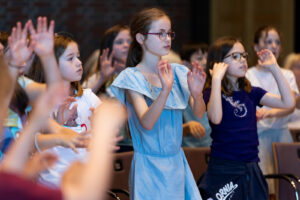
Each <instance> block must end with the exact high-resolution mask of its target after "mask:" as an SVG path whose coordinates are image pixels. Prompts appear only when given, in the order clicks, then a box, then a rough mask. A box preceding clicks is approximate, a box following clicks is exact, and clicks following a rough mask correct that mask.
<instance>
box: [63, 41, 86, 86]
mask: <svg viewBox="0 0 300 200" xmlns="http://www.w3.org/2000/svg"><path fill="white" fill-rule="evenodd" d="M58 65H59V69H60V72H61V75H62V78H63V79H64V80H65V81H69V82H75V81H80V79H81V76H82V63H81V61H80V59H79V50H78V45H77V44H76V43H75V42H71V43H69V44H68V46H67V48H66V50H65V51H64V53H63V54H62V55H61V56H60V57H59V59H58Z"/></svg>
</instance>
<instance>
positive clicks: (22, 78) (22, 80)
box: [18, 76, 34, 89]
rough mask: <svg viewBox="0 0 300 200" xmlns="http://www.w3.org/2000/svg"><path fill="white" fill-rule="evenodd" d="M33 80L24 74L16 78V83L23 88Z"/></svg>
mask: <svg viewBox="0 0 300 200" xmlns="http://www.w3.org/2000/svg"><path fill="white" fill-rule="evenodd" d="M33 82H34V81H33V80H31V79H29V78H27V77H26V76H20V77H19V78H18V83H19V84H20V86H21V87H22V88H23V89H25V88H26V87H27V86H28V85H29V84H30V83H33Z"/></svg>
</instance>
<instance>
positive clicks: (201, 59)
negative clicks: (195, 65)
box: [190, 49, 207, 70]
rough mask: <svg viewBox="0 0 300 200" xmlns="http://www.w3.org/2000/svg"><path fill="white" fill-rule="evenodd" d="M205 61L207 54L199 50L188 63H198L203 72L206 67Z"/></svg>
mask: <svg viewBox="0 0 300 200" xmlns="http://www.w3.org/2000/svg"><path fill="white" fill-rule="evenodd" d="M206 59H207V52H203V51H201V49H199V50H198V51H195V52H194V53H193V54H192V55H191V58H190V62H191V63H192V62H196V61H197V62H199V64H200V66H201V67H202V68H203V69H204V70H205V67H206V61H207V60H206Z"/></svg>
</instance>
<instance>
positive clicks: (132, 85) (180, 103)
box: [111, 64, 190, 109]
mask: <svg viewBox="0 0 300 200" xmlns="http://www.w3.org/2000/svg"><path fill="white" fill-rule="evenodd" d="M171 66H172V69H173V75H174V82H173V87H172V90H171V92H170V94H169V96H168V99H167V102H166V105H165V108H166V109H185V108H186V106H187V105H188V100H189V97H190V92H189V89H188V84H187V72H188V69H187V68H186V67H185V66H183V65H178V64H172V65H171ZM126 89H127V90H132V91H135V92H137V93H139V94H142V95H144V96H146V97H148V98H150V99H151V100H153V101H154V100H155V99H156V98H157V97H158V96H159V94H160V91H161V88H158V87H155V86H153V85H151V84H150V83H149V82H148V81H147V80H146V79H145V77H144V76H143V74H142V73H141V72H139V71H138V70H137V69H136V68H135V67H128V68H126V69H125V70H123V71H122V72H121V73H120V74H119V75H118V76H117V78H116V79H115V80H114V82H113V83H112V85H111V91H112V93H113V94H114V96H115V97H116V98H117V99H118V100H119V101H121V102H122V103H123V104H125V90H126Z"/></svg>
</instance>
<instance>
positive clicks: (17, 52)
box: [7, 22, 34, 80]
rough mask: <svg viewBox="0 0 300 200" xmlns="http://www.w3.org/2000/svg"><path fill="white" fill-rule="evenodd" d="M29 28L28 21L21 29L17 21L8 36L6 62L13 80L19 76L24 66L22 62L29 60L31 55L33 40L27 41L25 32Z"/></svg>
mask: <svg viewBox="0 0 300 200" xmlns="http://www.w3.org/2000/svg"><path fill="white" fill-rule="evenodd" d="M28 30H29V22H27V23H26V24H25V26H24V28H23V29H22V24H21V22H17V25H16V27H13V28H12V30H11V34H10V36H9V37H8V47H9V57H8V58H7V59H8V60H7V62H8V65H9V67H10V68H9V70H10V74H11V76H12V78H13V79H14V80H15V79H16V78H17V77H18V76H19V71H20V70H21V69H22V68H24V63H25V62H26V61H28V60H29V58H30V57H31V55H32V52H33V48H34V42H33V41H30V43H29V44H28V42H27V33H28Z"/></svg>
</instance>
